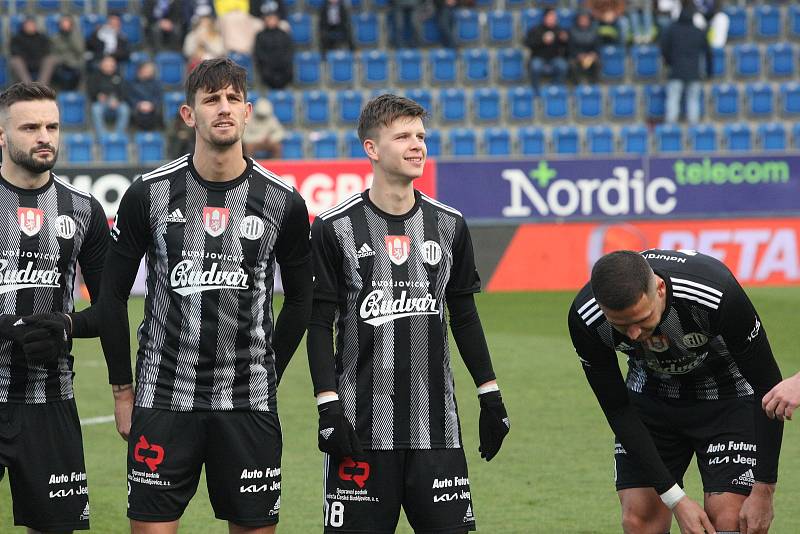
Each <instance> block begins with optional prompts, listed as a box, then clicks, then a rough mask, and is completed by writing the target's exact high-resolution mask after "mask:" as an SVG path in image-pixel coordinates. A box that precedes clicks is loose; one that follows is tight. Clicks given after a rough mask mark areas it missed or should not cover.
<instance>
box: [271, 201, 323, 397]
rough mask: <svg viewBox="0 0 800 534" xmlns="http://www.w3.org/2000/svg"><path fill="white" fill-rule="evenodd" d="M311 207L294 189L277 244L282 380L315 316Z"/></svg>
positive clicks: (276, 346) (276, 343) (277, 342)
mask: <svg viewBox="0 0 800 534" xmlns="http://www.w3.org/2000/svg"><path fill="white" fill-rule="evenodd" d="M308 233H309V225H308V210H307V209H306V203H305V201H304V200H303V197H301V196H300V194H299V193H298V192H297V191H293V193H292V200H291V205H290V206H289V211H288V213H287V214H286V217H285V218H284V223H283V226H282V228H281V233H280V235H279V236H278V241H277V242H276V243H275V256H276V259H277V260H278V263H279V264H280V266H281V281H282V282H283V292H284V299H283V307H282V308H281V312H280V314H279V315H278V319H277V321H276V322H275V335H274V336H273V337H272V349H273V350H274V351H275V372H276V373H277V378H278V382H280V379H281V377H282V376H283V372H284V371H285V370H286V367H287V366H288V365H289V361H290V360H291V359H292V356H293V355H294V353H295V351H296V350H297V346H298V345H299V344H300V340H301V339H303V334H304V333H305V331H306V326H307V325H308V319H309V317H310V316H311V297H312V291H313V290H312V285H311V284H312V273H311V245H310V243H309V238H308Z"/></svg>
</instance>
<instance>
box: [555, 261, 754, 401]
mask: <svg viewBox="0 0 800 534" xmlns="http://www.w3.org/2000/svg"><path fill="white" fill-rule="evenodd" d="M642 255H643V256H644V257H645V258H646V259H647V261H648V262H649V263H650V266H651V267H652V268H653V271H654V272H655V273H656V275H658V276H660V277H661V278H663V279H664V282H665V283H666V287H667V297H666V298H667V302H666V308H665V310H664V313H663V316H662V318H661V322H660V324H659V325H658V327H657V328H656V330H655V332H654V333H653V335H652V337H651V338H650V339H648V340H647V341H645V342H641V343H639V342H634V341H632V340H630V339H629V338H627V337H626V336H625V335H623V334H621V333H620V332H618V331H617V330H615V329H614V328H613V327H612V326H611V324H609V323H608V322H607V321H606V319H605V316H604V315H603V312H602V311H601V310H600V307H599V306H598V305H597V303H596V302H595V299H594V297H593V295H592V288H591V284H590V283H589V284H587V285H586V286H584V287H583V289H581V291H580V292H579V293H578V296H577V297H576V298H575V301H574V302H573V304H572V306H571V308H570V312H569V326H570V334H571V336H572V341H573V344H574V345H575V348H576V350H577V352H578V356H579V357H580V358H581V361H582V363H583V365H584V368H585V370H586V372H587V373H591V372H592V365H593V362H594V363H596V362H598V361H599V360H606V361H607V359H609V358H612V359H614V361H616V355H615V351H619V352H622V353H625V354H626V355H627V356H628V376H627V387H628V389H630V390H632V391H635V392H638V393H645V394H648V395H654V396H658V397H662V398H671V399H693V400H713V399H725V398H734V397H743V396H747V395H752V394H753V388H752V387H751V385H750V384H749V383H748V381H747V380H746V379H745V377H744V376H742V373H741V372H740V369H739V366H738V365H737V359H739V358H744V357H747V356H749V352H750V349H751V347H756V346H758V345H760V344H761V343H762V341H766V337H765V336H766V334H765V332H764V327H763V326H762V324H761V321H760V319H759V317H758V314H757V313H756V311H755V309H754V308H753V305H752V304H751V302H750V300H749V298H748V297H747V295H746V294H745V292H744V290H743V289H742V287H741V286H740V285H739V283H738V282H737V280H736V279H735V278H734V276H733V274H731V272H730V271H729V270H728V269H727V267H725V265H724V264H722V263H721V262H719V261H717V260H716V259H714V258H712V257H710V256H706V255H704V254H699V253H696V252H694V251H673V250H646V251H644V252H642ZM599 367H600V366H599Z"/></svg>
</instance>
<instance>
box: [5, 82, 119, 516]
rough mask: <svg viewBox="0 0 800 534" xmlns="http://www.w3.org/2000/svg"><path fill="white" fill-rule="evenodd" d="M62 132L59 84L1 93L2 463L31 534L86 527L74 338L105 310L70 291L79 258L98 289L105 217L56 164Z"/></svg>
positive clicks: (92, 327)
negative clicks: (79, 304)
mask: <svg viewBox="0 0 800 534" xmlns="http://www.w3.org/2000/svg"><path fill="white" fill-rule="evenodd" d="M58 139H59V113H58V107H57V106H56V95H55V93H54V92H53V90H52V89H50V88H49V87H47V86H46V85H43V84H40V83H18V84H15V85H12V86H11V87H9V88H8V89H7V90H6V91H5V92H3V93H2V94H0V150H1V151H2V156H3V158H2V165H1V166H0V212H2V213H0V217H3V220H4V221H6V223H5V224H4V226H3V231H2V232H0V271H2V272H1V274H2V276H0V468H2V469H5V468H7V469H8V471H9V474H10V476H9V479H10V484H11V495H12V498H13V499H14V524H16V525H25V526H27V527H28V529H29V530H28V532H41V531H47V532H52V531H58V532H67V531H72V530H75V529H78V530H86V529H88V528H89V496H88V491H87V486H86V469H85V467H84V461H83V442H82V438H81V429H80V422H79V420H78V412H77V408H76V407H75V399H74V396H73V388H72V379H73V375H74V373H73V371H72V364H73V357H72V355H71V354H70V349H71V343H70V342H69V339H70V338H71V337H96V336H97V335H98V333H97V317H96V315H95V314H96V311H97V309H96V308H89V309H88V310H87V311H84V312H80V313H75V312H74V307H75V306H74V305H75V302H74V300H73V293H74V289H75V273H76V270H77V265H78V264H79V265H80V267H81V271H82V273H83V278H84V281H85V282H86V285H87V286H88V288H89V294H90V295H91V297H92V300H95V299H96V297H97V296H98V293H99V286H100V272H101V270H102V267H103V260H104V256H105V252H106V248H107V242H108V223H107V221H106V216H105V214H104V213H103V208H102V207H101V206H100V204H99V202H98V201H97V200H96V199H95V198H93V197H92V196H91V195H89V194H88V193H84V192H83V191H79V190H77V189H75V188H74V187H72V186H71V185H69V184H67V183H66V182H64V181H62V180H61V179H59V178H58V177H57V176H55V175H54V174H53V173H52V172H51V169H52V168H53V166H54V165H55V163H56V160H57V158H58ZM34 314H35V315H34ZM65 473H67V474H68V475H64V474H65Z"/></svg>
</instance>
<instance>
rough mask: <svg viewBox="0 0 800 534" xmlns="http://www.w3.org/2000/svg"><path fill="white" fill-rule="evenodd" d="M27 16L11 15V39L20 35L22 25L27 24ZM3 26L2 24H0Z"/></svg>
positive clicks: (9, 22) (20, 14) (9, 21)
mask: <svg viewBox="0 0 800 534" xmlns="http://www.w3.org/2000/svg"><path fill="white" fill-rule="evenodd" d="M26 17H27V15H25V14H23V13H19V11H18V12H17V14H16V15H11V16H10V17H9V18H8V35H9V37H13V36H14V35H16V34H18V33H19V31H20V29H22V23H23V22H25V18H26ZM0 26H2V24H0Z"/></svg>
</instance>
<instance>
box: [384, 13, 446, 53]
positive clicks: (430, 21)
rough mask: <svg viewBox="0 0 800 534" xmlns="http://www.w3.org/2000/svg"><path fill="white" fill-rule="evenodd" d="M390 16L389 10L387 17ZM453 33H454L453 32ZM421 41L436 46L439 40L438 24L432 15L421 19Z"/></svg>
mask: <svg viewBox="0 0 800 534" xmlns="http://www.w3.org/2000/svg"><path fill="white" fill-rule="evenodd" d="M391 16H392V13H391V10H390V11H389V14H388V18H391ZM390 27H391V25H390ZM453 35H455V32H454V33H453ZM454 38H455V37H454ZM422 42H423V43H425V44H428V45H436V46H438V45H439V44H440V42H441V36H440V35H439V26H438V25H437V24H436V18H435V17H433V16H430V17H428V18H426V19H424V20H423V21H422Z"/></svg>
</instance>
